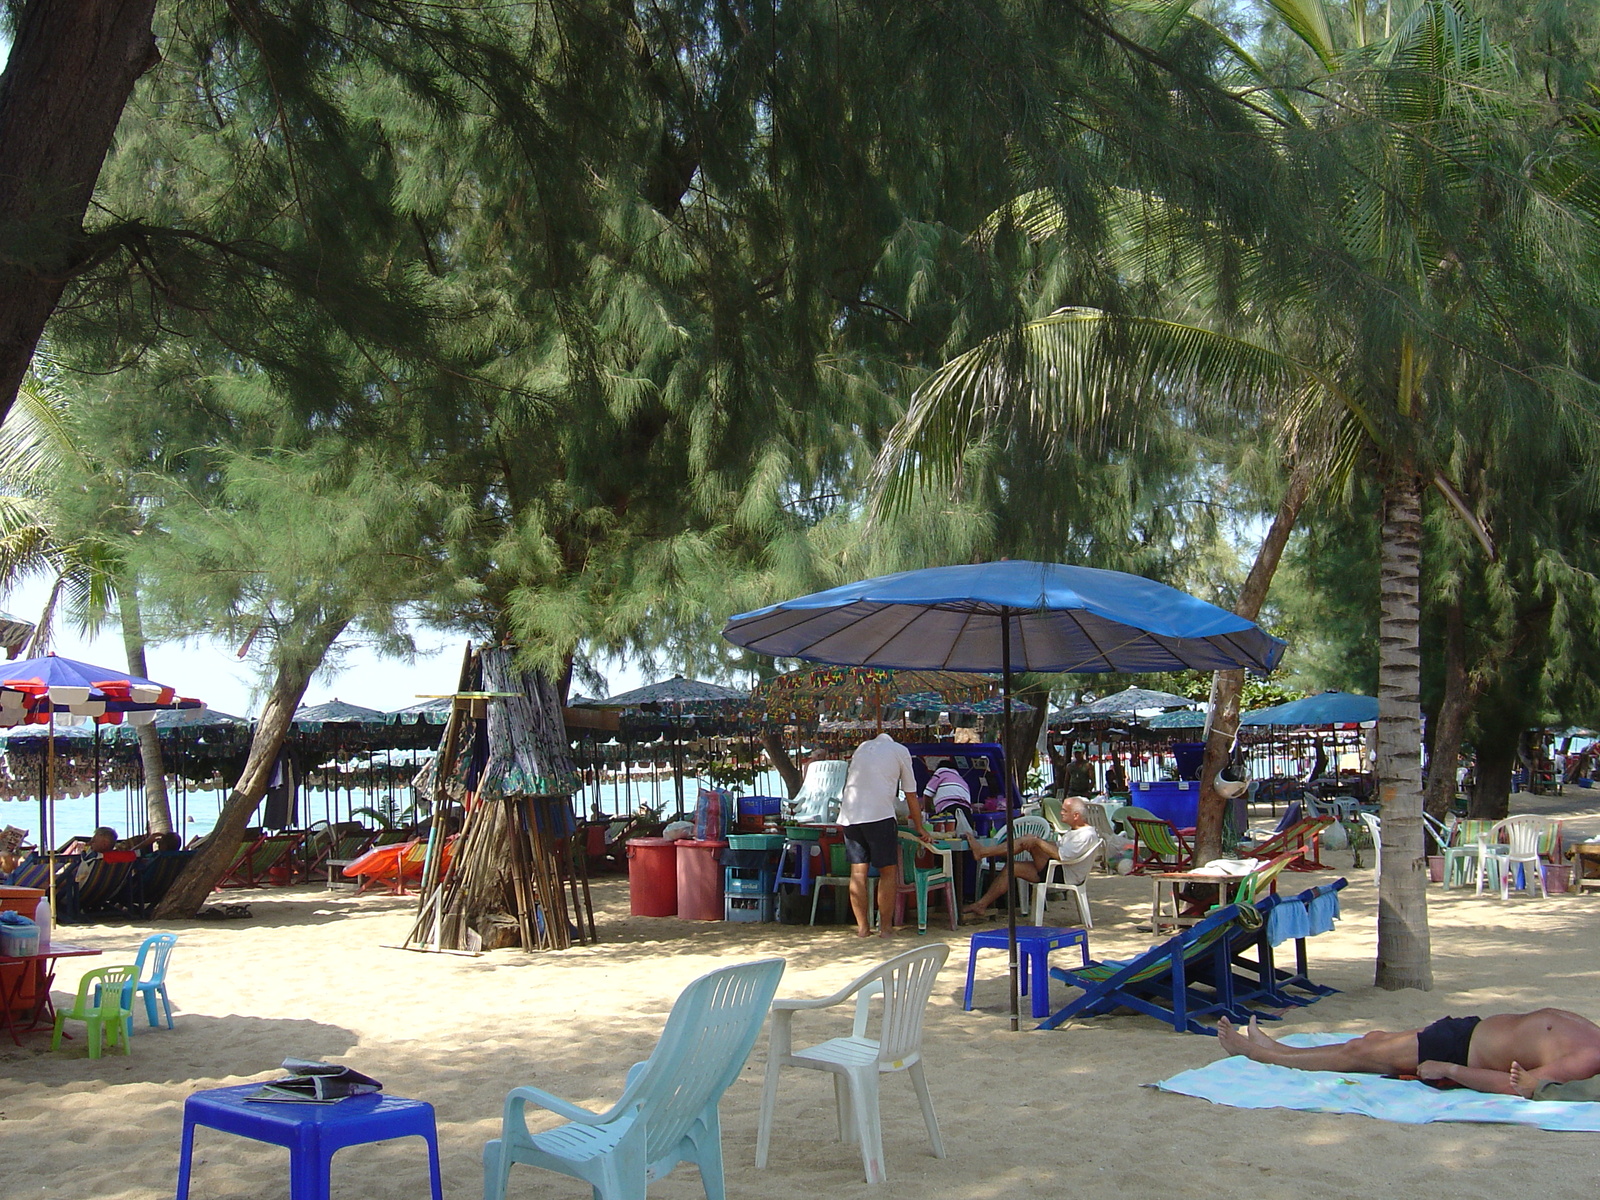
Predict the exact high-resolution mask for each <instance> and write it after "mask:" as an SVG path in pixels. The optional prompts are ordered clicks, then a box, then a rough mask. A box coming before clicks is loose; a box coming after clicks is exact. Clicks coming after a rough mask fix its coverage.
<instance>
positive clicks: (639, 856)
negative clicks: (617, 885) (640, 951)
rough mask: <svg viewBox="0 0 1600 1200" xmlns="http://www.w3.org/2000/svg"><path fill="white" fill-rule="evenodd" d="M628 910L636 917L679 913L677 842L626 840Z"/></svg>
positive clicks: (667, 915)
mask: <svg viewBox="0 0 1600 1200" xmlns="http://www.w3.org/2000/svg"><path fill="white" fill-rule="evenodd" d="M628 910H629V911H630V912H631V913H633V915H634V916H636V917H674V916H677V914H678V844H677V843H676V842H671V841H668V840H667V839H666V838H658V837H650V838H630V839H629V840H628Z"/></svg>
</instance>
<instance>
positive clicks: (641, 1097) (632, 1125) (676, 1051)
mask: <svg viewBox="0 0 1600 1200" xmlns="http://www.w3.org/2000/svg"><path fill="white" fill-rule="evenodd" d="M784 965H785V964H784V960H783V959H781V958H763V959H759V960H757V961H756V962H748V963H737V964H735V965H733V966H731V967H722V968H720V969H718V970H715V971H712V972H711V973H709V974H707V975H702V976H701V977H700V978H699V979H696V980H695V981H694V982H693V983H691V984H690V985H689V986H688V987H687V988H685V989H684V990H683V994H682V995H681V996H679V997H678V1001H677V1003H676V1004H674V1005H673V1006H672V1013H671V1015H670V1016H668V1017H667V1025H666V1028H665V1029H663V1030H662V1031H661V1040H660V1041H659V1042H657V1043H656V1048H655V1051H654V1052H653V1053H652V1054H651V1055H650V1057H649V1058H647V1059H646V1060H645V1061H644V1062H642V1063H635V1064H634V1066H633V1067H632V1068H631V1069H630V1070H629V1071H628V1079H627V1083H626V1084H625V1085H624V1087H623V1091H622V1097H621V1099H619V1100H618V1101H617V1102H616V1103H615V1104H613V1105H612V1106H611V1107H610V1108H609V1109H607V1110H606V1111H605V1112H603V1113H596V1112H591V1111H590V1110H589V1109H587V1108H579V1107H578V1106H577V1105H575V1104H570V1103H568V1102H567V1101H565V1100H562V1099H561V1098H560V1097H558V1096H552V1095H551V1094H550V1093H549V1092H546V1091H542V1090H541V1089H539V1088H535V1087H519V1088H516V1089H514V1090H513V1091H511V1092H510V1093H509V1094H507V1096H506V1103H505V1109H504V1112H503V1115H502V1117H501V1123H500V1136H499V1137H498V1138H495V1139H494V1140H493V1141H490V1142H487V1143H485V1144H484V1147H483V1195H484V1200H503V1197H504V1196H505V1194H506V1182H507V1178H508V1176H509V1175H510V1173H511V1164H512V1163H527V1164H528V1165H529V1166H534V1167H543V1168H545V1169H546V1170H548V1171H557V1172H559V1173H560V1174H562V1175H570V1176H572V1177H573V1178H574V1179H581V1180H583V1181H584V1182H585V1183H587V1184H588V1185H589V1186H590V1187H591V1188H593V1189H594V1196H595V1200H644V1194H645V1188H646V1187H647V1186H648V1185H649V1184H650V1182H651V1181H652V1180H656V1179H661V1178H663V1177H665V1176H666V1175H668V1174H670V1173H671V1171H672V1169H673V1168H674V1167H676V1166H677V1165H678V1164H679V1163H680V1162H691V1163H694V1164H695V1165H697V1166H698V1167H699V1168H700V1179H701V1182H702V1183H703V1184H704V1185H705V1189H706V1200H724V1191H723V1185H722V1126H721V1122H720V1120H719V1118H718V1115H717V1104H718V1102H719V1101H720V1100H721V1099H722V1093H723V1092H725V1091H727V1089H728V1085H729V1084H731V1083H732V1082H733V1081H734V1080H735V1079H737V1078H738V1076H739V1072H740V1070H742V1069H743V1067H744V1061H745V1059H746V1058H748V1057H749V1056H750V1048H751V1047H752V1046H753V1045H754V1044H755V1040H756V1036H757V1035H758V1034H759V1033H760V1032H761V1024H762V1022H763V1021H764V1020H765V1019H766V1015H767V1009H768V1008H769V1007H771V1005H772V997H773V995H774V994H775V993H776V992H777V990H778V981H779V979H781V978H782V977H783V968H784ZM530 1102H531V1103H533V1104H537V1105H538V1106H539V1107H541V1108H546V1109H549V1110H550V1111H551V1112H554V1113H559V1114H560V1115H561V1116H563V1117H566V1118H567V1119H568V1121H569V1123H568V1124H566V1125H558V1126H557V1127H556V1128H554V1129H551V1130H548V1131H546V1132H544V1133H529V1132H528V1126H527V1123H526V1120H525V1119H524V1109H525V1107H526V1106H527V1105H528V1104H529V1103H530Z"/></svg>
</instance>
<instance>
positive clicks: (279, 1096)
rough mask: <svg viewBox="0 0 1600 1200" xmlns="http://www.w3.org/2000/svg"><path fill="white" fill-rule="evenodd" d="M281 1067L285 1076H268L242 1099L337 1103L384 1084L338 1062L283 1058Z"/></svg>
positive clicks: (364, 1093)
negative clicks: (256, 1089) (272, 1077)
mask: <svg viewBox="0 0 1600 1200" xmlns="http://www.w3.org/2000/svg"><path fill="white" fill-rule="evenodd" d="M283 1069H284V1070H285V1071H288V1072H289V1074H288V1075H287V1076H285V1077H284V1078H282V1079H273V1080H269V1081H268V1082H266V1083H264V1084H262V1085H261V1088H260V1090H259V1091H255V1092H251V1093H250V1095H248V1096H246V1097H245V1099H246V1100H260V1101H264V1102H267V1103H278V1104H337V1103H338V1102H339V1101H340V1100H345V1099H348V1098H349V1097H351V1096H365V1095H369V1094H371V1093H373V1092H381V1091H382V1090H383V1084H381V1083H379V1082H378V1081H377V1080H376V1079H373V1078H371V1077H370V1076H367V1075H363V1074H362V1073H361V1072H360V1071H357V1070H355V1069H354V1068H352V1067H343V1066H340V1065H339V1064H338V1063H325V1062H311V1061H309V1060H306V1059H302V1058H286V1059H284V1060H283Z"/></svg>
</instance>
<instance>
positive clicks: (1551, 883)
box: [1540, 863, 1572, 892]
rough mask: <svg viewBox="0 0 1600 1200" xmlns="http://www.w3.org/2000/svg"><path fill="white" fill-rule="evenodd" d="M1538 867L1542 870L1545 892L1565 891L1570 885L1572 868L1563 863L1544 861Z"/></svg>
mask: <svg viewBox="0 0 1600 1200" xmlns="http://www.w3.org/2000/svg"><path fill="white" fill-rule="evenodd" d="M1540 869H1541V870H1542V871H1544V890H1545V891H1547V892H1565V891H1567V890H1569V889H1570V888H1571V886H1572V868H1571V867H1569V866H1567V865H1566V864H1565V863H1544V864H1542V865H1541V867H1540Z"/></svg>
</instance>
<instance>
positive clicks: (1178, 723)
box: [1145, 709, 1206, 729]
mask: <svg viewBox="0 0 1600 1200" xmlns="http://www.w3.org/2000/svg"><path fill="white" fill-rule="evenodd" d="M1145 725H1146V726H1147V727H1148V728H1150V729H1204V728H1205V727H1206V714H1205V713H1204V712H1203V711H1201V710H1199V709H1184V710H1182V711H1180V712H1164V713H1157V714H1156V715H1155V716H1153V717H1151V718H1150V719H1149V720H1148V721H1146V722H1145Z"/></svg>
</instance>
